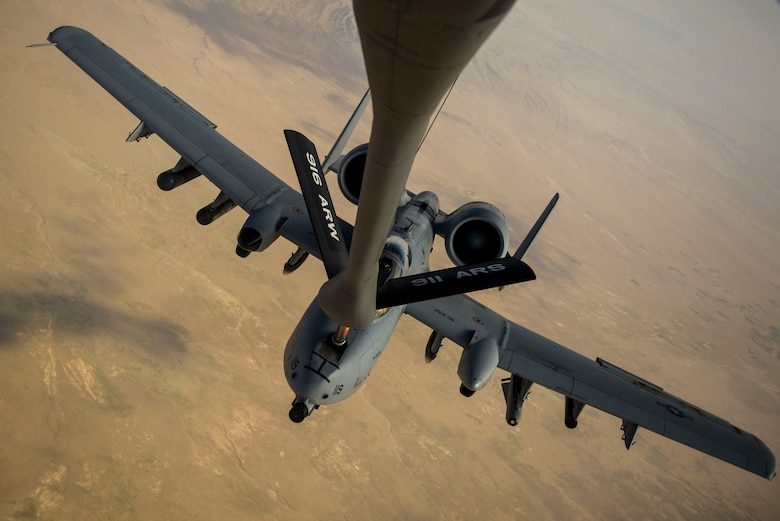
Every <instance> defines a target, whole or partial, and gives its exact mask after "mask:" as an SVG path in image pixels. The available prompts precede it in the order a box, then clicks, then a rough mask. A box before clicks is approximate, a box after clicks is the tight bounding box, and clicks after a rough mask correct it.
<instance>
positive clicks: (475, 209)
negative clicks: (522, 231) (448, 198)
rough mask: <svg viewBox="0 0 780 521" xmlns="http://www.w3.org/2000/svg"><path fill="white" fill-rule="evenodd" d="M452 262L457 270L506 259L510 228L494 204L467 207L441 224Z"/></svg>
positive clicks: (467, 205) (461, 208) (476, 203)
mask: <svg viewBox="0 0 780 521" xmlns="http://www.w3.org/2000/svg"><path fill="white" fill-rule="evenodd" d="M436 233H438V234H439V235H441V236H442V237H444V246H445V248H446V250H447V255H448V256H449V257H450V260H451V261H452V262H453V263H454V264H455V265H457V266H464V265H466V264H476V263H478V262H485V261H490V260H495V259H500V258H502V257H505V256H506V254H507V249H508V244H509V228H508V227H507V225H506V220H505V219H504V214H503V213H501V210H499V209H498V208H496V207H495V206H493V205H492V204H490V203H484V202H471V203H466V204H464V205H463V206H461V207H460V208H458V209H457V210H455V211H454V212H453V213H451V214H450V215H448V216H447V217H445V218H444V219H442V220H441V221H439V222H438V224H437V229H436Z"/></svg>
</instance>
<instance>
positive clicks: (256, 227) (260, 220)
mask: <svg viewBox="0 0 780 521" xmlns="http://www.w3.org/2000/svg"><path fill="white" fill-rule="evenodd" d="M284 223H285V219H283V218H282V216H281V213H280V212H279V209H278V208H276V207H275V206H262V207H260V208H257V209H256V210H252V212H251V213H250V214H249V217H248V218H247V220H246V222H245V223H244V226H243V227H242V228H241V231H239V232H238V239H237V240H238V246H239V247H240V248H241V249H243V250H245V251H247V252H251V251H263V250H265V249H266V248H268V246H270V245H271V244H272V243H273V242H274V241H275V240H276V239H278V238H279V235H280V234H281V233H282V226H283V225H284ZM247 255H248V253H247Z"/></svg>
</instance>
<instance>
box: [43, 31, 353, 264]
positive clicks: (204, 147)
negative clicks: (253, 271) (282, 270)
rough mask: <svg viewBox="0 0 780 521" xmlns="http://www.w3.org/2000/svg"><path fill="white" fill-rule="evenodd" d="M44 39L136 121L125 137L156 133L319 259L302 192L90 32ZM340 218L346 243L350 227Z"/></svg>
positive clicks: (248, 209)
mask: <svg viewBox="0 0 780 521" xmlns="http://www.w3.org/2000/svg"><path fill="white" fill-rule="evenodd" d="M48 39H49V41H50V42H52V43H55V44H56V45H57V48H58V49H59V50H60V51H62V52H63V53H64V54H65V55H66V56H67V57H68V58H70V59H71V60H72V61H73V62H74V63H76V65H78V66H79V67H81V69H83V70H84V72H86V73H87V74H88V75H89V76H91V77H92V78H93V79H94V80H95V81H96V82H98V83H99V84H100V85H101V86H102V87H103V88H104V89H106V90H107V91H108V92H109V93H110V94H111V95H112V96H114V98H116V99H117V101H119V102H120V103H121V104H122V105H124V106H125V107H126V108H127V109H128V110H129V111H130V112H132V113H133V114H135V115H136V116H137V117H138V118H139V119H140V120H141V125H139V126H138V128H137V129H136V130H135V131H134V132H133V133H132V134H131V136H130V137H129V138H128V140H132V139H136V140H138V139H140V138H141V137H147V136H149V135H150V134H152V133H154V134H157V135H159V136H160V138H162V139H163V141H165V142H166V143H167V144H168V145H170V146H171V147H172V148H173V149H174V150H175V151H176V152H178V153H179V154H181V157H182V160H183V161H184V162H185V163H186V164H188V165H191V166H193V167H194V168H195V169H196V170H197V171H198V172H200V173H201V174H203V175H204V176H205V177H206V178H208V179H209V180H210V181H211V182H212V183H214V184H215V185H216V186H217V187H218V188H219V189H220V190H222V192H223V193H224V194H225V195H227V196H228V197H230V199H232V200H233V201H234V202H235V203H236V204H238V205H239V206H241V207H242V208H243V209H244V210H246V212H247V213H250V214H251V213H252V212H253V211H256V210H260V209H263V208H266V207H269V206H270V207H274V208H275V209H276V210H278V212H279V219H280V221H284V224H283V225H282V227H281V235H282V236H283V237H285V238H286V239H288V240H290V241H291V242H293V243H295V244H296V245H298V246H300V247H302V248H303V249H305V250H306V251H308V252H310V253H312V254H314V255H315V256H317V257H318V258H321V257H320V251H319V248H318V247H317V241H316V238H315V236H314V232H313V230H312V226H311V221H310V220H309V216H308V213H307V211H306V205H305V203H304V200H303V197H302V196H301V194H300V193H298V192H297V191H296V190H294V189H292V188H290V186H288V185H287V184H285V183H284V182H283V181H282V180H281V179H279V178H278V177H276V176H275V175H273V174H272V173H271V172H270V171H268V170H267V169H266V168H264V167H263V166H262V165H260V164H259V163H257V162H256V161H255V160H254V159H252V158H251V157H249V156H248V155H247V154H245V153H244V152H243V151H242V150H241V149H239V148H238V147H237V146H235V145H234V144H233V143H231V142H230V141H228V140H227V139H226V138H225V137H223V136H222V135H221V134H220V133H219V132H217V131H216V130H215V129H216V125H214V124H213V123H211V121H209V120H208V119H207V118H206V117H204V116H203V115H202V114H200V113H199V112H198V111H197V110H195V109H194V108H192V107H191V106H190V105H188V104H187V103H186V102H185V101H184V100H182V99H181V98H179V97H178V96H177V95H176V94H174V93H173V92H172V91H170V90H169V89H167V88H165V87H162V86H160V85H159V84H157V83H156V82H155V81H154V80H152V79H151V78H150V77H148V76H147V75H146V74H144V73H143V72H142V71H141V70H140V69H138V68H137V67H135V66H134V65H133V64H132V63H130V62H129V61H127V60H126V59H125V58H123V57H122V56H120V55H119V54H118V53H117V52H115V51H114V50H113V49H111V48H110V47H108V46H107V45H105V44H104V43H103V42H101V41H100V40H99V39H97V38H96V37H95V36H93V35H92V34H90V33H89V32H87V31H85V30H83V29H79V28H77V27H67V26H66V27H60V28H58V29H55V30H54V31H52V32H51V34H49V38H48ZM342 223H343V224H342V229H343V230H344V231H345V233H346V234H347V237H346V241H347V243H349V240H350V238H351V231H352V227H351V226H350V225H348V224H347V223H345V222H343V221H342Z"/></svg>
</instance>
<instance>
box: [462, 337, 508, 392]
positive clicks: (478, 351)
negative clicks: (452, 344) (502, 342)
mask: <svg viewBox="0 0 780 521" xmlns="http://www.w3.org/2000/svg"><path fill="white" fill-rule="evenodd" d="M498 359H499V352H498V344H497V343H496V341H495V340H494V339H493V338H490V337H488V338H483V339H482V340H479V341H477V342H474V343H473V344H470V345H469V346H468V347H466V348H465V349H463V354H461V355H460V363H459V364H458V376H459V377H460V381H461V382H462V383H463V387H461V393H462V394H464V395H465V396H470V394H473V393H474V392H475V391H479V390H480V389H482V388H483V387H485V384H487V383H488V380H490V377H491V376H493V373H495V372H496V367H498Z"/></svg>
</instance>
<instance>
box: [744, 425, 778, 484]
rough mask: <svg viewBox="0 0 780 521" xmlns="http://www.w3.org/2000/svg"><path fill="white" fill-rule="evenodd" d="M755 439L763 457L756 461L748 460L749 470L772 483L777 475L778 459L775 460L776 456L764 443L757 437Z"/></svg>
mask: <svg viewBox="0 0 780 521" xmlns="http://www.w3.org/2000/svg"><path fill="white" fill-rule="evenodd" d="M754 438H755V440H756V445H758V449H759V452H760V454H761V457H759V458H756V459H755V460H752V459H750V460H748V467H747V470H749V471H750V472H754V473H756V474H758V475H759V476H763V477H765V478H766V479H768V480H769V481H772V480H773V479H774V478H775V476H776V475H777V459H775V455H774V454H773V453H772V451H771V450H769V447H767V446H766V444H765V443H764V442H763V441H761V440H759V439H758V438H756V437H755V436H754Z"/></svg>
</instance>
